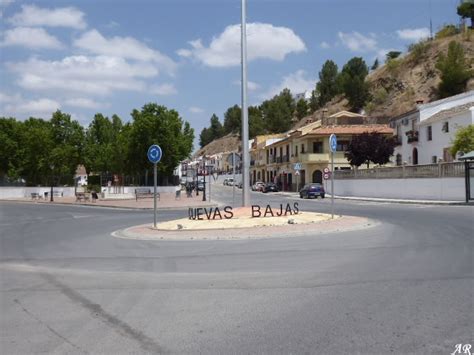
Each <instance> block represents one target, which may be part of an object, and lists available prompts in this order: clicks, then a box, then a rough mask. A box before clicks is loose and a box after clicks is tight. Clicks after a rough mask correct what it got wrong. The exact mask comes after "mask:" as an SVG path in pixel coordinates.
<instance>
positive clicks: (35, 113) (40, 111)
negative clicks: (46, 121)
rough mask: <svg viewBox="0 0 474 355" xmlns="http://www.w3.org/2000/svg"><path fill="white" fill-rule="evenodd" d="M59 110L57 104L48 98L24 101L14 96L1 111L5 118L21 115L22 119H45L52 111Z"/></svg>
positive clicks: (59, 106)
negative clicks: (30, 117)
mask: <svg viewBox="0 0 474 355" xmlns="http://www.w3.org/2000/svg"><path fill="white" fill-rule="evenodd" d="M60 108H61V105H60V103H59V102H57V101H55V100H51V99H48V98H41V99H37V100H24V99H22V98H21V97H19V96H16V97H15V99H14V100H11V101H9V102H8V103H7V104H6V105H5V106H4V107H2V111H3V112H4V114H5V113H6V115H7V116H15V115H22V116H23V117H29V116H32V117H45V116H48V117H49V116H50V115H51V114H52V113H53V112H54V111H56V110H58V109H60Z"/></svg>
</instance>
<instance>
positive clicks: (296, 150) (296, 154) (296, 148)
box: [295, 145, 298, 157]
mask: <svg viewBox="0 0 474 355" xmlns="http://www.w3.org/2000/svg"><path fill="white" fill-rule="evenodd" d="M297 156H298V146H297V145H295V157H297Z"/></svg>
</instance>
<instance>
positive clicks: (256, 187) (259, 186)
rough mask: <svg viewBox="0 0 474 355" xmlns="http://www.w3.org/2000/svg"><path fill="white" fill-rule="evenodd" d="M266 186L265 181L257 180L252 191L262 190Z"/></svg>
mask: <svg viewBox="0 0 474 355" xmlns="http://www.w3.org/2000/svg"><path fill="white" fill-rule="evenodd" d="M264 187H265V183H264V182H261V181H257V182H256V183H255V184H253V185H252V191H262V190H263V188H264Z"/></svg>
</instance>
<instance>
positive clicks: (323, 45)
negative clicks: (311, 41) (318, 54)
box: [319, 41, 331, 49]
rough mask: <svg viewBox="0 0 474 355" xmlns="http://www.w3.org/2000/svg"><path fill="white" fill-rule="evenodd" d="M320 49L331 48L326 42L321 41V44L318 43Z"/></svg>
mask: <svg viewBox="0 0 474 355" xmlns="http://www.w3.org/2000/svg"><path fill="white" fill-rule="evenodd" d="M319 46H320V47H321V48H322V49H328V48H331V46H330V45H329V43H328V42H326V41H322V42H321V44H320V45H319Z"/></svg>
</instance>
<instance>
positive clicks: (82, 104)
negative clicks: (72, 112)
mask: <svg viewBox="0 0 474 355" xmlns="http://www.w3.org/2000/svg"><path fill="white" fill-rule="evenodd" d="M64 103H65V104H66V105H67V106H72V107H79V108H86V109H87V108H88V109H96V108H100V107H108V106H109V104H107V103H105V104H104V103H100V102H97V101H94V100H92V99H88V98H85V97H77V98H72V99H67V100H66V101H65V102H64Z"/></svg>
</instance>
